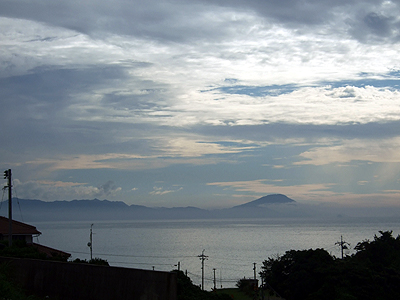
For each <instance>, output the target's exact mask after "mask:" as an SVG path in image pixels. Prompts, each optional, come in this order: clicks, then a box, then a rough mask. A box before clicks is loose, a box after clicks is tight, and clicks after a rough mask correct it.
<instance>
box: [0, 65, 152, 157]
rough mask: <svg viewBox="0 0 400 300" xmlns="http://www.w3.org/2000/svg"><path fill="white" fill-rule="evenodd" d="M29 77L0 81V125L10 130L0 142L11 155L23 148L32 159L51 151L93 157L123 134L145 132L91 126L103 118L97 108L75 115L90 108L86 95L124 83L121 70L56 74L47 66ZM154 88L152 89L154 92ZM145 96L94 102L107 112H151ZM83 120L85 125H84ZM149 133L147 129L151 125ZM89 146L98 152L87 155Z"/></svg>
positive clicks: (68, 70) (107, 96)
mask: <svg viewBox="0 0 400 300" xmlns="http://www.w3.org/2000/svg"><path fill="white" fill-rule="evenodd" d="M140 66H141V67H143V65H140ZM29 73H30V74H27V75H21V76H13V77H8V78H1V79H0V86H2V88H1V89H0V97H1V99H2V107H3V109H2V110H0V118H1V124H2V126H3V128H5V127H8V128H12V131H7V130H2V131H1V133H0V137H1V140H2V141H3V142H4V143H7V144H8V145H9V147H11V148H10V149H13V148H15V150H16V151H17V149H18V151H20V149H21V147H22V145H23V147H24V148H25V149H29V152H30V153H32V154H33V153H36V154H39V153H42V154H43V153H44V152H51V151H57V152H59V153H66V152H68V153H76V152H79V151H84V152H87V151H90V152H91V153H96V149H97V147H99V146H100V145H102V146H106V148H114V147H115V145H114V143H115V138H117V137H118V136H119V135H123V133H126V132H129V131H132V130H134V129H136V128H137V130H138V131H139V132H143V128H142V129H141V128H140V125H136V126H135V127H133V126H132V125H130V124H124V123H123V122H120V123H119V122H113V123H114V125H113V127H111V128H110V124H109V123H108V121H107V120H102V119H101V118H100V119H99V120H97V121H95V122H94V121H93V120H89V118H90V119H93V118H94V117H96V115H97V114H98V116H99V117H100V116H101V114H100V112H98V113H97V112H96V109H97V108H98V109H100V106H93V107H89V108H87V109H86V110H85V109H81V110H79V111H75V109H73V107H75V106H77V107H81V106H82V107H85V106H86V105H88V104H89V103H88V102H90V101H88V99H87V95H91V94H92V95H95V94H96V89H98V88H107V87H112V86H114V85H115V83H116V82H117V83H118V82H120V81H124V80H126V79H127V78H128V75H127V73H126V69H125V68H124V67H121V66H102V65H97V66H91V67H85V68H74V69H71V68H61V69H60V68H59V67H56V66H46V67H40V68H35V69H33V70H31V71H30V72H29ZM136 83H137V84H138V85H139V86H141V87H142V86H145V85H146V84H144V83H143V82H142V81H140V80H138V81H137V82H136ZM149 84H150V83H147V85H149ZM156 86H157V85H156V84H154V85H153V88H155V87H156ZM146 95H148V91H147V92H146V94H145V95H140V94H139V95H130V96H129V97H127V96H125V97H123V96H120V97H119V96H118V95H112V93H110V94H105V95H102V96H101V97H100V98H99V99H98V102H99V103H98V104H100V105H101V106H103V108H102V109H105V110H107V108H112V107H114V106H118V107H126V108H127V109H135V108H143V107H152V106H154V104H151V101H148V99H147V98H146ZM96 105H97V104H96ZM96 107H97V108H96ZM77 117H79V118H77ZM85 117H87V118H88V120H85ZM147 127H148V128H149V129H150V128H151V126H150V125H148V126H147ZM135 136H140V133H135ZM66 141H69V142H68V143H66ZM88 144H92V145H96V146H97V147H94V148H89V149H88V148H87V146H86V145H88ZM107 144H109V146H107ZM113 145H114V146H113ZM44 146H45V147H44ZM131 146H132V145H131ZM43 147H44V148H43ZM44 149H45V150H44ZM109 150H111V149H109ZM101 151H104V149H102V150H101Z"/></svg>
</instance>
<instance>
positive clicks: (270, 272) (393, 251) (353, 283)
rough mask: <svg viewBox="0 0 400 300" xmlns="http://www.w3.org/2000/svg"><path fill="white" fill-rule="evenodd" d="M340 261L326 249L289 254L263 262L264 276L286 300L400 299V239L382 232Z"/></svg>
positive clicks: (359, 244)
mask: <svg viewBox="0 0 400 300" xmlns="http://www.w3.org/2000/svg"><path fill="white" fill-rule="evenodd" d="M355 250H356V251H357V252H356V253H355V254H354V255H352V256H348V257H345V258H343V259H338V258H335V257H332V256H331V255H330V254H329V253H328V252H327V251H325V250H323V249H315V250H312V249H310V250H302V251H295V250H290V251H287V252H286V253H285V254H284V255H282V256H280V257H277V258H268V259H267V260H266V261H264V262H263V267H262V272H261V276H262V278H263V280H264V282H266V283H267V284H268V285H269V286H271V287H273V288H274V289H275V290H276V291H277V292H278V293H279V294H280V295H281V296H282V297H283V298H285V299H287V300H317V299H324V300H336V299H343V300H357V299H363V300H369V299H371V300H372V299H374V300H376V299H385V300H390V299H393V300H395V299H396V300H397V299H400V289H399V288H398V287H399V282H400V237H399V236H397V237H396V238H394V237H393V236H392V232H391V231H386V232H382V231H380V236H375V237H374V240H373V241H369V240H365V241H363V242H360V243H358V244H357V246H356V247H355Z"/></svg>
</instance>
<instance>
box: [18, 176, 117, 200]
mask: <svg viewBox="0 0 400 300" xmlns="http://www.w3.org/2000/svg"><path fill="white" fill-rule="evenodd" d="M13 182H14V196H15V197H18V198H22V199H40V200H74V199H78V200H79V199H94V198H103V199H104V198H106V197H115V195H117V194H118V193H119V192H120V191H121V187H117V186H116V185H115V184H114V182H112V181H108V182H106V183H104V184H102V185H100V186H99V187H94V186H90V185H87V184H86V183H76V182H60V181H54V182H52V181H27V182H21V181H20V180H18V179H14V181H13Z"/></svg>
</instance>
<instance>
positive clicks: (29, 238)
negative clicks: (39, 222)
mask: <svg viewBox="0 0 400 300" xmlns="http://www.w3.org/2000/svg"><path fill="white" fill-rule="evenodd" d="M41 234H42V233H41V232H40V231H38V230H37V229H36V227H35V226H32V225H28V224H26V223H22V222H19V221H15V220H12V240H13V241H25V242H26V244H27V245H28V246H32V247H35V248H36V249H37V250H38V251H39V252H41V253H44V254H46V256H47V257H48V258H54V257H61V258H65V259H68V258H69V257H70V256H71V254H69V253H66V252H64V251H60V250H57V249H53V248H50V247H47V246H44V245H40V244H37V243H34V242H33V238H34V237H38V236H39V235H41ZM8 235H9V219H8V218H5V217H1V216H0V241H8Z"/></svg>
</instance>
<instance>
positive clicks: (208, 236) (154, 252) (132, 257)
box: [30, 217, 400, 290]
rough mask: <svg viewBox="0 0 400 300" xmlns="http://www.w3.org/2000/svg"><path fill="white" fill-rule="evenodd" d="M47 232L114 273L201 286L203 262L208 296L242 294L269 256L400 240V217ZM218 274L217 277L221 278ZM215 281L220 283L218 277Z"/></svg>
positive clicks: (133, 224) (45, 226)
mask: <svg viewBox="0 0 400 300" xmlns="http://www.w3.org/2000/svg"><path fill="white" fill-rule="evenodd" d="M30 224H31V225H34V226H36V228H37V229H38V230H39V231H40V232H42V234H41V235H40V236H39V237H38V239H37V241H36V240H35V242H38V243H40V244H43V245H46V246H49V247H54V248H56V249H59V250H63V251H66V252H68V253H70V254H71V255H72V256H71V260H74V259H76V258H79V259H86V260H89V259H90V248H89V247H88V242H89V239H90V229H91V225H92V224H93V227H92V242H93V243H92V256H93V258H95V257H98V258H102V259H106V260H107V261H108V262H109V264H110V265H111V266H115V267H125V268H137V269H145V270H155V271H172V270H174V269H178V266H179V267H180V269H181V270H182V271H183V272H187V274H188V276H189V277H190V278H191V279H192V281H193V283H194V284H197V285H200V284H201V281H202V279H201V274H202V270H201V267H202V265H201V260H200V257H199V256H200V255H201V254H202V253H203V250H204V255H206V256H207V257H206V260H205V262H204V274H205V275H204V282H205V284H204V285H205V289H207V290H210V289H211V288H212V287H213V286H214V278H215V280H216V286H217V288H220V287H223V288H226V287H234V286H235V284H236V282H237V281H238V280H239V279H241V278H244V277H245V278H253V277H254V270H253V268H254V263H255V264H256V276H257V278H259V275H258V273H259V272H260V271H261V267H262V262H263V261H265V260H267V259H268V257H277V256H278V255H283V254H284V253H285V252H286V251H289V250H306V249H316V248H323V249H325V250H326V251H328V252H329V253H330V254H331V255H332V256H335V257H338V258H340V256H341V251H340V247H339V245H338V243H337V242H339V241H340V240H341V238H343V240H344V241H346V242H347V243H349V244H350V246H349V251H348V253H347V254H348V255H351V254H352V253H355V252H354V247H355V246H356V245H357V243H359V242H362V241H364V240H373V238H374V236H375V235H377V236H379V231H393V235H394V236H397V235H398V234H399V233H400V220H399V219H398V218H394V217H393V218H350V219H339V218H338V219H334V220H305V219H287V218H285V219H215V220H210V219H206V220H130V221H126V220H124V221H119V220H115V221H93V222H91V221H71V222H69V221H60V222H57V221H48V222H35V223H30ZM214 269H215V271H214ZM214 276H215V277H214Z"/></svg>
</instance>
